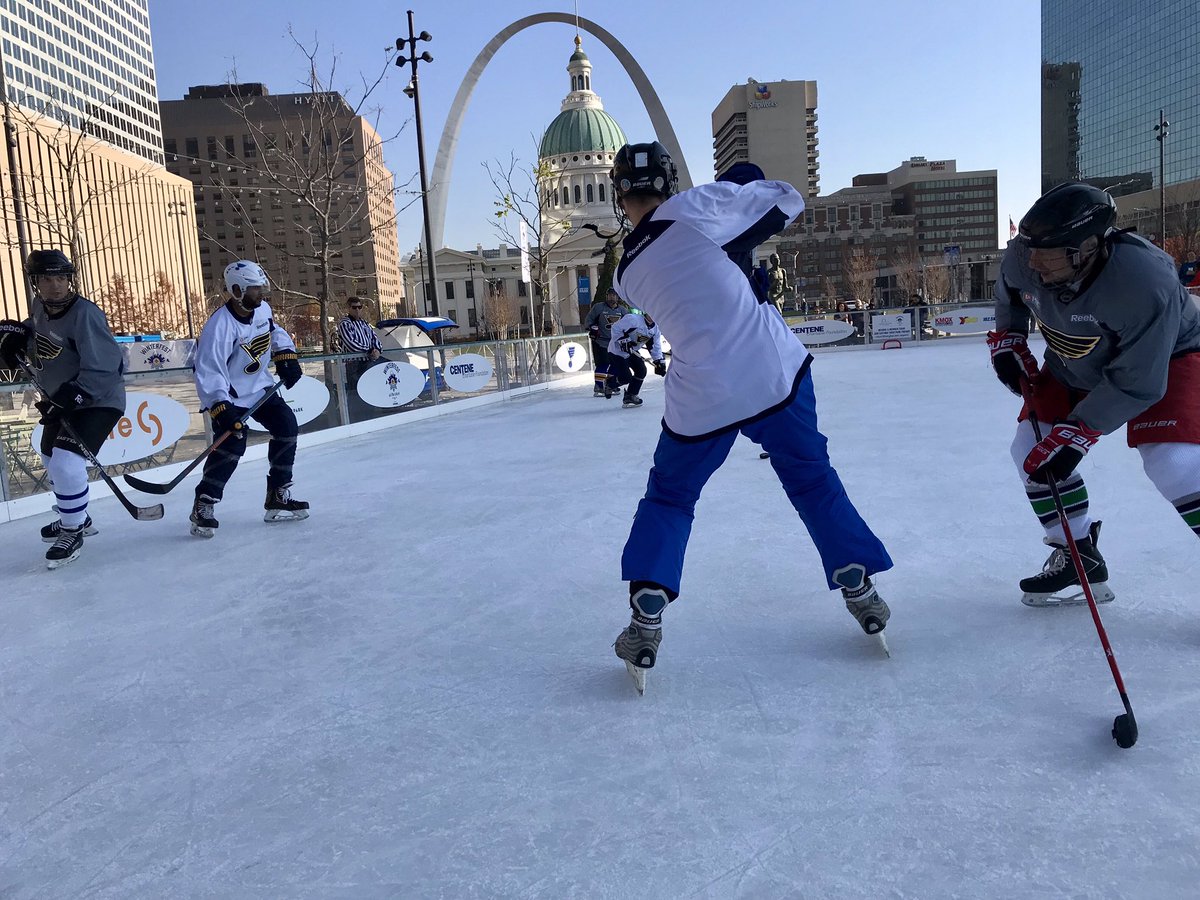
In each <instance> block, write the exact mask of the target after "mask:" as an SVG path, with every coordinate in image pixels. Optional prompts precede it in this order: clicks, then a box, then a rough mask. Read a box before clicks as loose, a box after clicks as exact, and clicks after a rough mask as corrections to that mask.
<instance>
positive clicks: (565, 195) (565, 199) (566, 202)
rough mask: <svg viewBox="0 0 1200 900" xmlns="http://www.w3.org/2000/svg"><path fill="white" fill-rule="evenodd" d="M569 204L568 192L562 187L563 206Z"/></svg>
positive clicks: (569, 195)
mask: <svg viewBox="0 0 1200 900" xmlns="http://www.w3.org/2000/svg"><path fill="white" fill-rule="evenodd" d="M570 202H571V193H570V190H569V189H568V188H566V187H564V188H563V206H566V205H568V204H569V203H570Z"/></svg>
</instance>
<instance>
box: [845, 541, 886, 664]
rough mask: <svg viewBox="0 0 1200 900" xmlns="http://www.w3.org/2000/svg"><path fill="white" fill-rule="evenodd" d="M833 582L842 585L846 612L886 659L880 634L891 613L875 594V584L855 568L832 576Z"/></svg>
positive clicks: (858, 566)
mask: <svg viewBox="0 0 1200 900" xmlns="http://www.w3.org/2000/svg"><path fill="white" fill-rule="evenodd" d="M833 581H834V583H835V584H840V585H843V587H842V597H843V599H844V600H845V601H846V610H847V611H848V612H849V613H850V615H852V616H854V620H855V621H856V622H858V624H859V626H861V628H862V630H863V631H865V632H866V633H867V634H869V635H871V636H872V637H874V638H875V639H876V640H877V641H879V647H880V649H881V650H883V652H884V654H885V655H886V656H888V657H889V658H890V657H891V655H892V651H891V649H890V648H889V647H888V643H887V638H885V637H884V636H883V630H884V629H885V628H886V627H887V623H888V619H890V618H891V616H892V611H891V610H890V609H888V605H887V604H886V603H885V602H884V600H883V598H882V597H880V596H879V592H878V591H877V590H875V584H874V582H872V581H871V579H870V577H869V576H868V575H867V574H866V571H865V570H864V569H863V567H862V566H861V565H858V564H854V565H851V566H847V567H846V568H844V569H838V570H837V571H836V572H834V573H833ZM846 585H849V586H848V587H847V586H846Z"/></svg>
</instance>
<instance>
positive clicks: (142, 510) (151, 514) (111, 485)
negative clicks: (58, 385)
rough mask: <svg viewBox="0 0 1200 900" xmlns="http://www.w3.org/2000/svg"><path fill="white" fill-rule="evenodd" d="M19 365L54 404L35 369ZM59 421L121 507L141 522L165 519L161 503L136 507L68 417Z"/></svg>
mask: <svg viewBox="0 0 1200 900" xmlns="http://www.w3.org/2000/svg"><path fill="white" fill-rule="evenodd" d="M17 365H19V366H20V367H21V369H22V370H23V371H24V372H25V375H26V376H27V377H28V378H29V380H30V381H31V382H32V383H33V386H34V387H35V388H37V389H38V393H39V394H41V395H42V396H43V397H45V398H46V400H47V401H48V402H51V403H52V402H53V401H52V400H50V395H49V394H47V393H46V389H45V388H43V387H42V386H41V385H40V384H38V380H37V376H36V375H35V374H34V372H33V369H31V368H30V367H29V364H28V363H27V362H26V361H25V360H23V359H20V358H18V359H17ZM59 421H60V424H61V425H62V430H63V431H65V432H66V433H67V437H69V438H70V439H71V440H73V441H74V442H75V445H76V446H77V447H78V448H79V451H78V452H79V455H80V456H82V457H83V458H84V459H86V460H87V461H88V462H89V463H91V464H92V465H93V466H95V467H96V468H97V469H98V470H99V471H100V477H101V478H103V479H104V483H105V484H107V485H108V489H109V490H110V491H112V493H113V496H114V497H116V498H117V500H119V501H120V502H121V505H122V506H123V507H125V510H126V511H127V512H128V513H129V514H130V515H131V516H133V517H134V518H135V519H137V520H138V521H139V522H153V521H155V520H156V519H161V518H162V517H163V505H162V504H161V503H156V504H154V505H153V506H134V504H133V503H132V502H130V500H129V498H128V497H126V496H125V495H124V494H123V493H121V489H120V488H119V487H117V483H116V482H115V481H113V480H112V478H111V477H110V476H109V474H108V473H107V472H105V471H104V466H102V465H100V461H99V460H98V459H96V454H94V453H92V451H91V450H89V449H88V448H87V446H86V445H85V444H84V443H83V441H81V440H80V439H79V435H78V434H76V433H75V429H74V428H72V427H71V423H70V422H68V421H67V419H66V417H65V416H64V417H63V418H62V419H60V420H59Z"/></svg>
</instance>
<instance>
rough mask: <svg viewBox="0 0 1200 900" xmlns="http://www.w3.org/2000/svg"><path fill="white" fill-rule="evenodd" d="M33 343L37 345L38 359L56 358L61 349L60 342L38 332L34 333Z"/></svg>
mask: <svg viewBox="0 0 1200 900" xmlns="http://www.w3.org/2000/svg"><path fill="white" fill-rule="evenodd" d="M34 345H35V346H36V347H37V357H38V359H58V354H60V353H62V350H63V348H62V345H61V344H58V343H56V342H55V341H54V340H53V339H52V338H48V337H46V335H44V334H41V333H40V332H39V333H38V334H36V335H34Z"/></svg>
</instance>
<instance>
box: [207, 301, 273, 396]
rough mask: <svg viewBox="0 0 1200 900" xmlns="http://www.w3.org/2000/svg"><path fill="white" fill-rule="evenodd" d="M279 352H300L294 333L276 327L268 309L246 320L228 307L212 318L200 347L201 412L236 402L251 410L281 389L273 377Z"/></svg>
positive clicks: (263, 307)
mask: <svg viewBox="0 0 1200 900" xmlns="http://www.w3.org/2000/svg"><path fill="white" fill-rule="evenodd" d="M276 350H290V351H292V352H295V350H296V345H295V344H294V343H293V342H292V339H291V338H290V337H289V336H288V333H287V332H286V331H284V330H283V329H282V328H280V327H279V326H277V325H276V324H275V320H274V319H273V318H272V315H271V306H270V304H268V303H261V304H259V306H258V308H257V309H256V310H254V313H253V314H252V315H249V316H243V315H241V314H239V313H236V312H234V311H233V307H232V304H231V303H226V304H225V305H224V306H222V307H221V308H220V309H218V310H217V311H216V312H215V313H213V314H212V315H211V316H209V318H208V321H207V322H205V323H204V328H203V330H202V331H201V332H200V338H199V339H198V340H197V341H196V354H195V356H194V358H193V361H192V362H193V365H194V366H195V370H196V393H197V394H198V395H199V397H200V408H201V409H202V410H205V409H208V408H209V407H210V406H212V405H213V404H214V403H221V402H231V403H233V404H235V405H236V406H240V407H243V408H247V407H250V406H253V405H254V404H255V403H257V402H258V401H259V400H261V399H262V396H263V394H265V393H266V391H267V389H268V388H270V387H271V385H272V384H274V383H275V378H274V376H273V374H272V373H271V371H270V365H271V354H272V353H273V352H275V351H276Z"/></svg>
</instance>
